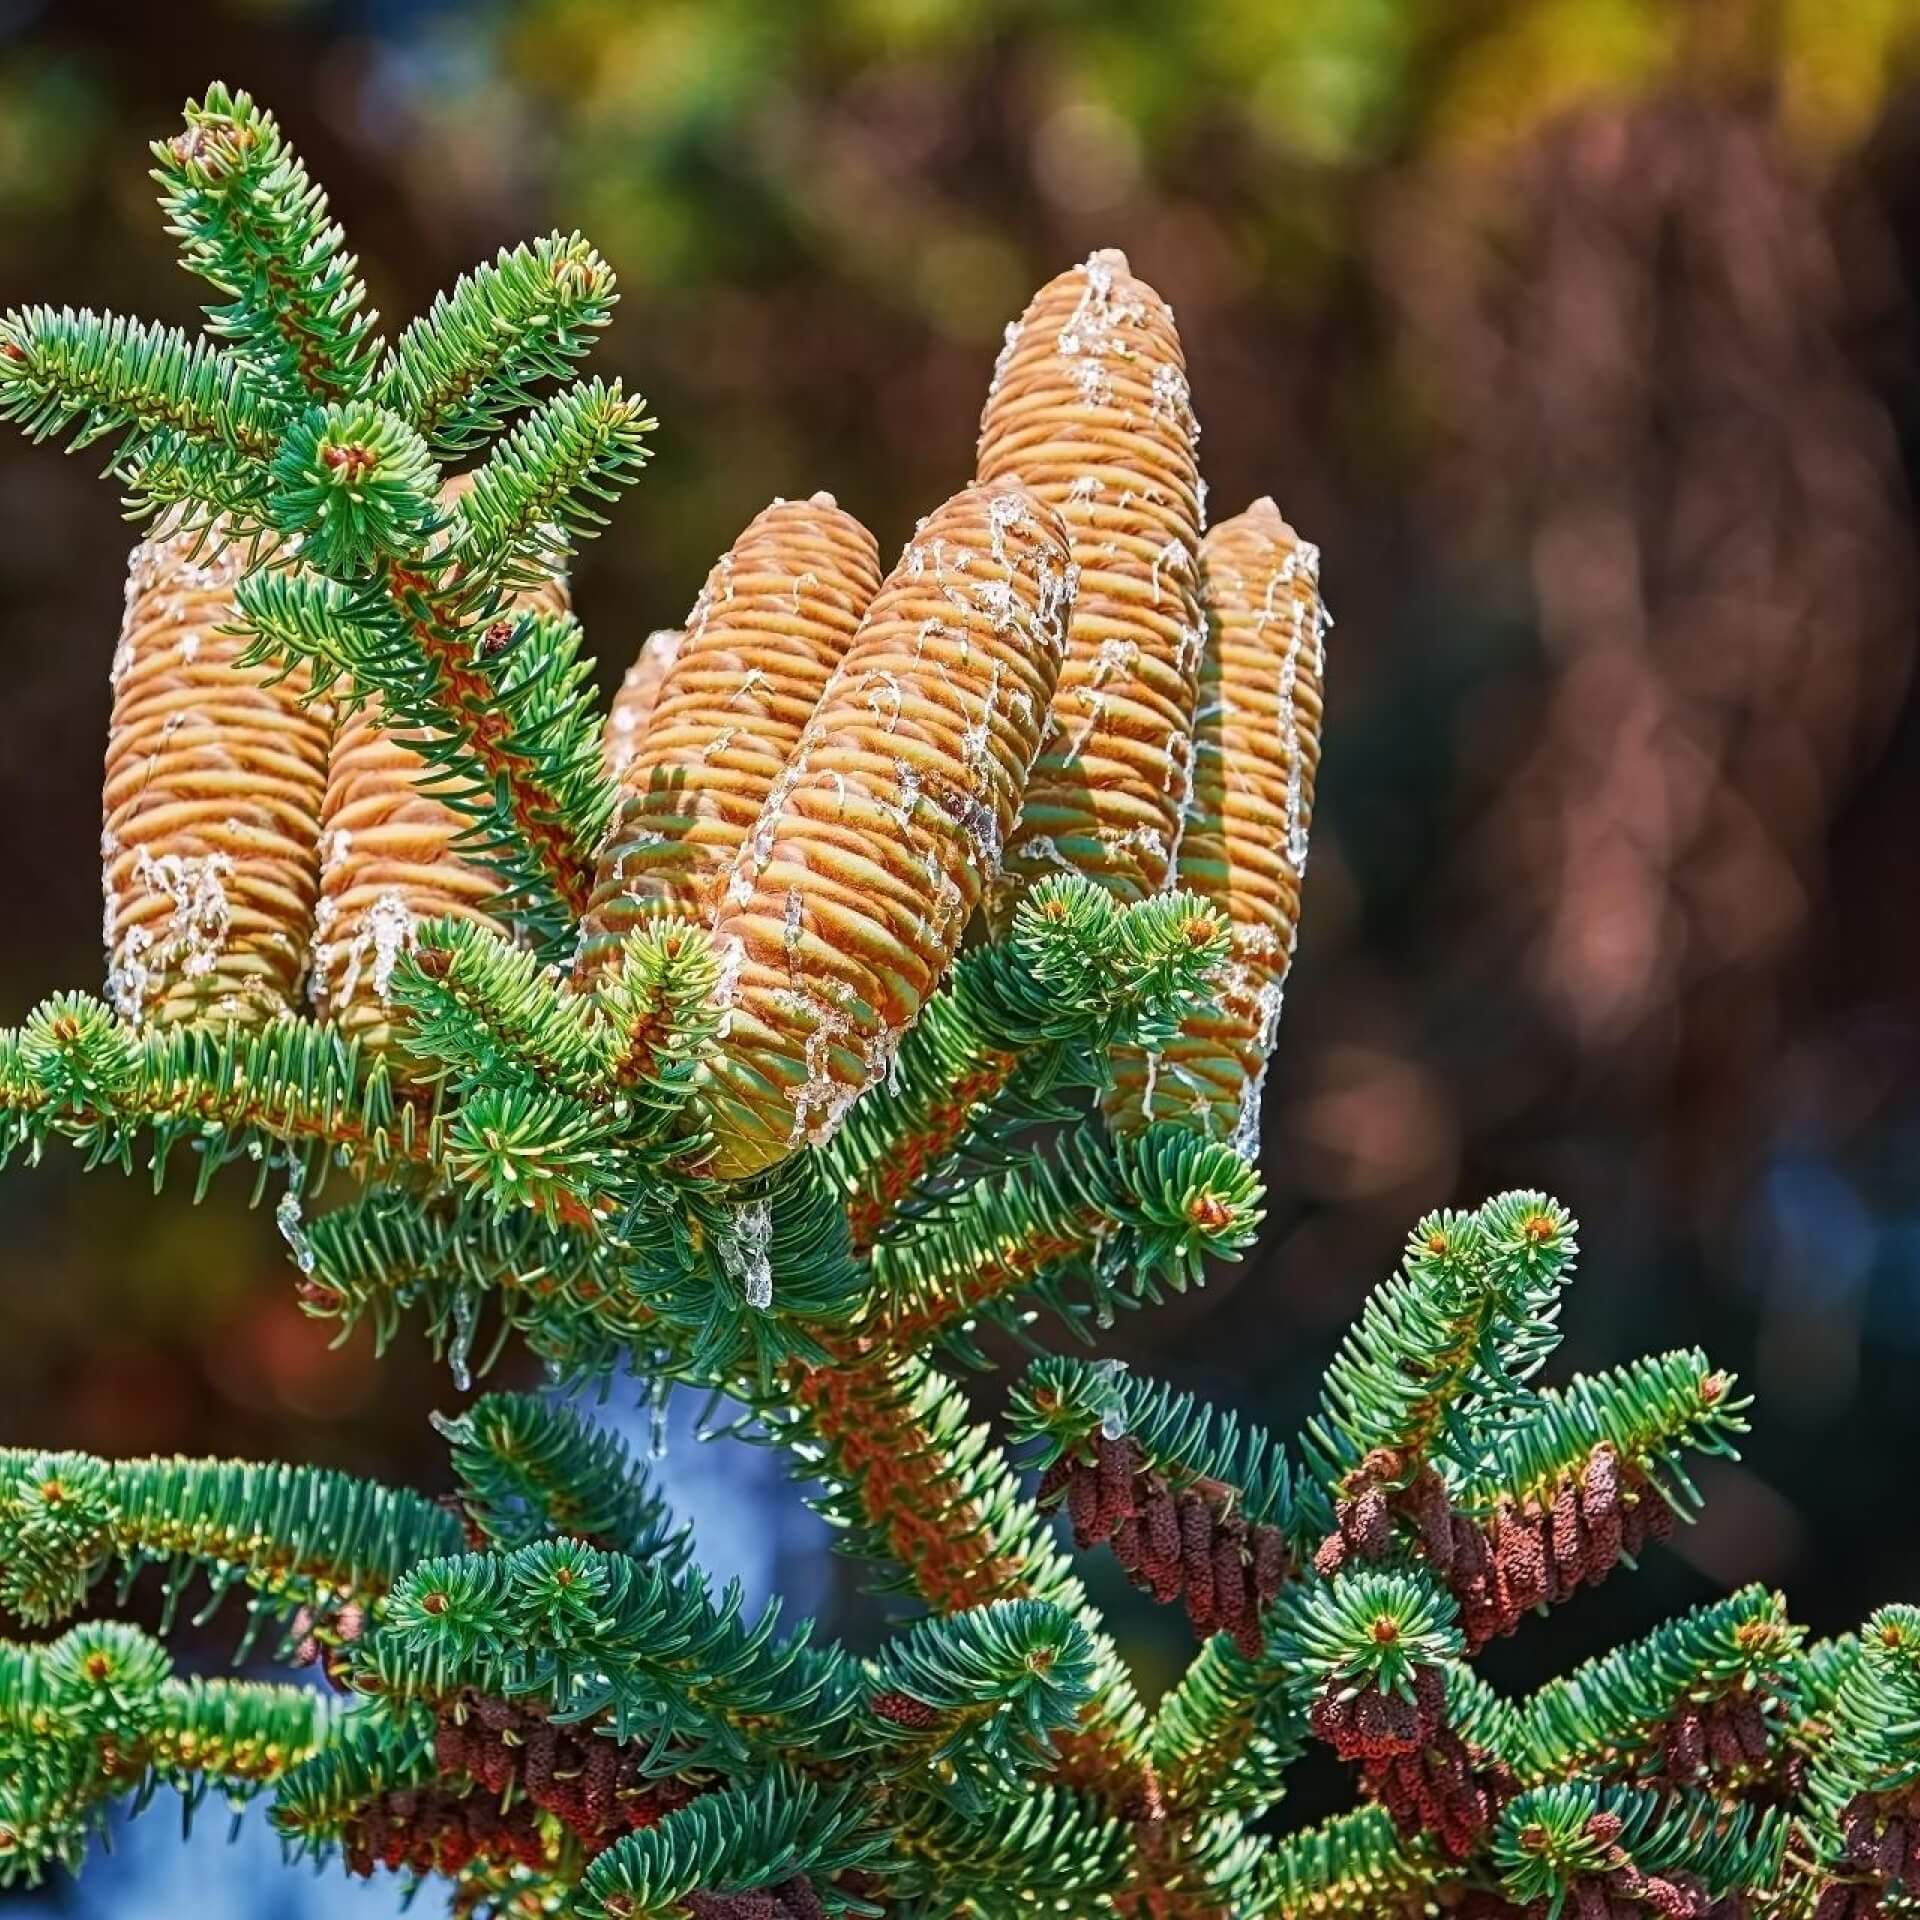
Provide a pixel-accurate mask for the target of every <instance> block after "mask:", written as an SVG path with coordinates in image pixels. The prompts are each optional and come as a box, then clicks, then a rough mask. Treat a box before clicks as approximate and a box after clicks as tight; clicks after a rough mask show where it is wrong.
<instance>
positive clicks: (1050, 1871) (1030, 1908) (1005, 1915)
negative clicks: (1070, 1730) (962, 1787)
mask: <svg viewBox="0 0 1920 1920" xmlns="http://www.w3.org/2000/svg"><path fill="white" fill-rule="evenodd" d="M890 1824H891V1827H892V1837H893V1843H894V1847H895V1850H896V1852H897V1853H898V1854H899V1855H900V1856H901V1862H902V1869H901V1871H900V1873H899V1875H898V1876H897V1877H896V1878H895V1879H894V1881H893V1882H892V1884H891V1885H890V1886H889V1888H888V1892H889V1893H890V1894H891V1895H892V1896H893V1897H894V1898H895V1899H896V1900H899V1901H903V1902H905V1903H906V1906H905V1912H906V1914H907V1915H908V1916H919V1915H923V1914H924V1915H925V1916H926V1920H934V1917H935V1916H938V1915H945V1914H948V1913H950V1912H951V1911H952V1895H953V1890H954V1889H955V1888H964V1889H966V1898H967V1902H968V1907H969V1910H970V1911H971V1912H973V1913H975V1914H977V1915H978V1916H979V1920H1026V1917H1027V1916H1029V1915H1031V1914H1032V1913H1033V1912H1034V1910H1035V1903H1036V1902H1053V1903H1060V1902H1065V1901H1073V1902H1076V1903H1086V1904H1088V1905H1091V1904H1092V1903H1093V1902H1096V1901H1098V1900H1099V1899H1100V1898H1101V1897H1102V1896H1103V1895H1104V1896H1111V1895H1112V1894H1114V1893H1115V1892H1117V1891H1118V1890H1119V1888H1120V1887H1121V1885H1122V1884H1123V1883H1124V1881H1125V1878H1126V1874H1127V1868H1128V1864H1129V1859H1130V1855H1131V1846H1130V1842H1129V1839H1128V1834H1127V1830H1126V1828H1125V1827H1124V1826H1123V1825H1122V1824H1121V1823H1120V1822H1119V1821H1118V1820H1116V1819H1114V1818H1113V1816H1112V1815H1111V1814H1109V1813H1105V1812H1103V1811H1102V1810H1101V1809H1100V1808H1098V1807H1097V1806H1096V1805H1095V1804H1094V1803H1093V1802H1092V1801H1090V1800H1088V1799H1086V1798H1084V1797H1083V1796H1081V1795H1079V1794H1075V1793H1070V1792H1067V1791H1066V1790H1065V1789H1063V1788H1060V1787H1055V1786H1041V1785H1034V1786H1029V1787H1027V1788H1026V1789H1025V1790H1024V1791H1021V1792H1019V1793H1012V1794H1002V1795H999V1796H997V1797H996V1798H995V1799H994V1800H992V1801H991V1802H989V1803H988V1804H987V1805H986V1806H984V1807H981V1808H977V1809H976V1808H970V1807H961V1806H956V1805H954V1804H953V1802H952V1801H950V1800H946V1799H941V1798H939V1797H937V1796H935V1795H932V1794H918V1795H903V1796H902V1797H901V1799H900V1802H899V1804H898V1807H897V1809H896V1810H895V1811H894V1813H893V1815H892V1819H891V1823H890ZM1043 1910H1044V1908H1043ZM1093 1910H1094V1911H1096V1912H1098V1911H1104V1909H1102V1908H1099V1907H1097V1906H1094V1907H1093Z"/></svg>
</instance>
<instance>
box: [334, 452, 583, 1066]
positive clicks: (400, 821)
mask: <svg viewBox="0 0 1920 1920" xmlns="http://www.w3.org/2000/svg"><path fill="white" fill-rule="evenodd" d="M466 485H467V476H465V475H456V476H455V477H454V478H453V479H450V480H449V481H447V483H446V484H445V486H444V487H443V488H442V489H441V499H442V501H443V502H448V501H452V500H457V499H458V498H459V496H460V495H461V494H462V493H463V492H464V491H465V490H466ZM568 604H569V602H568V595H567V583H566V581H565V580H564V579H561V578H557V577H556V578H555V579H553V580H551V581H549V582H548V583H547V584H546V585H545V586H542V587H539V588H535V589H532V590H529V591H527V592H523V593H520V594H518V595H516V596H515V598H514V599H513V601H512V602H511V610H512V611H513V612H515V613H565V612H566V611H567V609H568ZM420 737H421V736H420V735H419V733H418V732H416V731H411V730H406V729H398V730H396V729H393V728H390V727H388V726H387V724H386V721H385V717H384V709H383V708H382V706H381V704H380V702H379V701H378V700H369V701H367V702H366V703H365V704H364V705H362V706H361V707H359V708H357V709H356V710H355V711H354V712H352V713H350V714H348V715H347V716H346V718H345V719H343V720H342V721H341V723H340V731H339V733H338V734H337V735H336V737H335V740H334V745H333V755H332V758H331V759H330V760H329V762H328V765H327V797H326V806H325V809H324V811H323V813H322V815H321V836H320V908H319V914H318V918H317V922H316V927H315V938H314V946H313V1004H314V1010H315V1011H316V1012H317V1013H318V1014H319V1015H320V1016H321V1018H322V1019H328V1020H336V1021H338V1022H339V1023H340V1025H341V1026H343V1027H345V1028H346V1029H347V1031H348V1032H349V1033H353V1034H357V1035H359V1036H360V1037H361V1038H362V1039H363V1040H364V1041H365V1042H366V1044H367V1045H368V1046H369V1047H372V1048H375V1049H384V1048H385V1047H387V1046H389V1045H390V1044H391V1042H392V1038H393V1030H392V1022H391V1019H390V1017H389V1011H388V999H387V996H388V991H389V988H390V985H391V982H392V978H393V969H394V964H395V962H396V961H398V960H399V958H400V956H401V955H402V954H403V953H406V952H407V951H408V950H409V949H410V948H411V947H412V945H413V941H414V929H415V928H416V927H417V926H418V925H419V923H420V922H421V921H422V920H433V919H438V918H442V917H450V918H453V919H458V920H471V921H473V922H475V923H476V924H478V925H480V926H484V927H494V928H495V929H496V930H498V928H497V923H496V922H495V921H494V919H493V917H492V915H491V914H490V913H489V912H488V911H487V907H488V904H489V902H490V901H492V899H493V898H494V896H495V894H497V893H498V891H499V883H498V882H497V881H496V880H495V879H494V877H493V875H492V874H490V873H489V872H488V871H487V870H486V869H485V868H484V867H482V866H480V865H479V864H478V863H477V862H475V861H472V860H469V859H467V858H466V857H465V856H464V854H462V853H460V852H458V851H456V849H455V845H454V843H455V841H456V840H457V839H458V838H459V837H460V835H461V834H462V833H463V832H464V831H465V829H466V827H467V825H468V821H467V817H466V816H465V815H463V814H461V813H458V812H456V811H455V810H454V808H453V807H452V806H451V805H449V804H448V802H447V800H446V798H445V797H444V796H445V793H446V785H447V783H446V781H445V780H444V778H439V777H436V775H435V774H434V771H433V769H432V767H431V766H430V765H429V764H428V762H427V761H426V760H425V759H424V758H423V757H422V756H421V754H420V752H419V750H418V744H417V743H418V742H419V740H420Z"/></svg>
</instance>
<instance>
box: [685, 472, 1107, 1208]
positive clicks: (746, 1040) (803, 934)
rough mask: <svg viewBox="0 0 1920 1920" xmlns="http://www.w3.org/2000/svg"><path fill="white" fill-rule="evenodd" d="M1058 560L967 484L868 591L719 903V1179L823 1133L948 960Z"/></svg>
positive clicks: (1059, 600) (979, 859) (1007, 764)
mask: <svg viewBox="0 0 1920 1920" xmlns="http://www.w3.org/2000/svg"><path fill="white" fill-rule="evenodd" d="M1067 564H1068V563H1067V545H1066V537H1065V534H1064V531H1063V530H1062V528H1061V525H1060V521H1059V518H1058V516H1057V515H1055V514H1054V513H1052V512H1051V511H1050V510H1048V509H1047V508H1045V507H1042V506H1041V505H1040V504H1039V503H1038V502H1036V501H1035V500H1034V499H1033V497H1032V496H1031V495H1030V494H1028V493H1026V492H1025V491H1024V490H1023V489H1021V488H1018V487H1011V486H1008V487H999V488H993V489H989V488H985V487H969V488H967V489H966V490H965V491H964V492H963V493H960V494H957V495H955V497H954V498H953V499H951V500H949V501H948V502H947V503H946V504H945V505H944V506H943V507H941V508H940V509H939V510H938V511H937V512H935V513H933V514H932V515H930V516H929V517H928V518H927V519H926V520H923V521H922V522H921V523H920V527H919V529H918V531H917V532H916V533H915V535H914V537H913V539H912V540H911V541H910V542H909V543H908V545H907V548H906V551H905V553H904V554H903V555H902V556H901V559H900V562H899V564H898V565H897V566H896V567H895V568H894V570H893V572H892V573H891V574H889V575H888V577H887V580H886V582H885V584H884V585H883V586H882V587H881V589H880V591H879V593H878V594H877V595H876V596H875V598H874V601H873V604H872V606H871V607H869V609H868V610H867V616H866V618H865V619H864V620H863V621H862V622H861V625H860V631H859V633H858V634H857V635H856V637H855V639H854V642H853V645H852V647H851V648H850V649H849V650H848V652H847V654H846V657H845V658H844V659H843V660H842V661H841V663H840V666H839V668H838V669H837V670H836V672H835V674H834V676H833V680H832V682H831V684H830V685H829V686H828V688H827V690H826V693H825V695H824V696H823V698H822V699H821V702H820V705H819V709H818V711H817V712H816V713H815V714H814V716H813V719H812V721H811V722H810V723H809V724H808V727H807V730H806V733H805V735H804V737H803V738H802V739H801V741H800V744H799V746H798V748H797V749H796V751H795V753H794V755H793V758H792V759H791V760H790V761H789V762H788V764H787V766H786V768H785V770H784V771H783V772H782V773H781V775H780V778H779V780H778V782H777V783H776V785H775V787H774V790H773V793H772V794H771V795H770V796H769V798H768V801H767V805H766V808H765V810H764V812H763V813H762V815H761V818H760V821H759V823H758V824H757V825H756V826H755V827H754V829H753V831H752V833H751V834H750V835H749V836H748V837H747V839H746V842H745V844H744V845H743V846H742V847H741V849H740V853H739V857H738V859H737V860H736V862H735V865H734V868H733V872H732V874H731V876H730V877H729V880H728V884H727V887H726V889H725V897H724V899H723V901H722V904H721V910H720V915H719V919H718V922H717V924H716V927H715V939H716V944H717V946H718V948H719V951H720V956H721V968H722V989H721V991H722V997H723V1003H724V1004H726V1005H728V1006H729V1007H730V1009H731V1013H730V1027H729V1032H728V1036H727V1039H726V1042H725V1044H724V1047H723V1050H722V1056H721V1058H720V1060H719V1062H718V1063H717V1064H716V1067H715V1069H714V1076H713V1084H712V1087H711V1091H710V1104H709V1114H708V1117H709V1119H710V1121H711V1123H712V1126H713V1129H714V1133H715V1137H716V1139H717V1141H718V1150H717V1153H716V1156H715V1158H714V1160H713V1162H712V1166H711V1170H712V1171H713V1172H715V1173H717V1174H719V1175H721V1176H723V1177H726V1178H735V1179H737V1178H742V1177H744V1176H746V1175H748V1174H751V1173H756V1172H758V1171H760V1170H761V1169H762V1168H764V1167H768V1166H771V1165H772V1164H773V1163H774V1162H775V1161H777V1160H779V1159H781V1158H782V1157H783V1156H784V1155H785V1154H786V1153H787V1152H789V1151H790V1150H791V1149H792V1148H793V1147H794V1146H797V1145H798V1144H799V1143H800V1142H801V1141H802V1140H803V1139H814V1140H816V1141H817V1140H820V1139H824V1138H825V1137H827V1135H829V1134H830V1133H831V1132H832V1130H833V1128H834V1126H835V1125H836V1124H837V1123H838V1121H839V1119H840V1116H841V1115H842V1114H843V1113H844V1112H845V1111H846V1109H847V1107H848V1106H849V1105H850V1104H851V1102H852V1101H853V1100H854V1099H855V1098H856V1096H857V1095H858V1094H859V1093H860V1092H861V1091H862V1090H863V1089H864V1088H865V1087H867V1086H869V1085H870V1084H871V1083H872V1082H873V1081H874V1080H876V1079H878V1078H879V1077H880V1076H881V1075H882V1074H883V1073H884V1072H885V1071H886V1068H887V1065H888V1062H889V1061H890V1059H891V1058H892V1054H893V1049H894V1047H895V1046H896V1045H897V1044H898V1042H899V1039H900V1036H901V1034H902V1033H904V1032H905V1031H906V1029H907V1028H908V1026H910V1025H911V1024H912V1022H913V1020H914V1018H915V1016H916V1015H917V1014H918V1013H919V1011H920V1009H921V1007H922V1006H923V1005H924V1004H925V1002H926V999H927V996H928V995H929V994H930V993H931V992H932V991H933V989H934V986H935V985H936V984H937V982H938V981H939V979H940V977H941V975H942V974H944V973H945V971H946V970H947V967H948V966H949V964H950V963H951V962H952V959H953V956H954V953H955V950H956V949H957V947H958V945H959V942H960V933H961V929H962V928H963V927H964V926H965V925H966V922H967V919H968V916H969V915H970V914H971V913H972V912H973V910H974V908H975V907H976V906H977V905H978V904H979V902H980V900H981V897H982V895H983V893H984V891H985V889H986V887H987V886H988V885H989V884H990V883H991V881H992V879H993V877H994V874H995V873H996V871H997V870H998V865H999V857H1000V849H1001V847H1002V846H1003V845H1004V843H1005V838H1006V835H1007V833H1008V831H1009V830H1010V828H1011V827H1012V824H1013V821H1014V817H1015V815H1016V814H1017V812H1018V810H1019V806H1020V796H1021V794H1022V792H1023V790H1024V788H1025V786H1026V781H1027V775H1028V772H1029V770H1030V769H1031V767H1032V765H1033V758H1034V755H1035V753H1036V752H1037V751H1038V749H1039V744H1040V733H1041V728H1042V726H1043V724H1044V719H1045V715H1046V712H1047V707H1048V702H1049V701H1050V700H1051V698H1052V696H1053V690H1054V684H1055V681H1056V678H1057V676H1058V673H1059V668H1060V653H1061V647H1062V644H1063V633H1064V628H1065V624H1066V612H1067V606H1068V604H1069V602H1068V581H1067Z"/></svg>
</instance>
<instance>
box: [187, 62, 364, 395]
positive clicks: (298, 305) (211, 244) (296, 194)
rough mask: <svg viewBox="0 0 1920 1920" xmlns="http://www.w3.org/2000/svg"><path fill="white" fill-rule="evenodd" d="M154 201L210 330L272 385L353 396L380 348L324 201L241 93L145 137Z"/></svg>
mask: <svg viewBox="0 0 1920 1920" xmlns="http://www.w3.org/2000/svg"><path fill="white" fill-rule="evenodd" d="M153 155H154V159H155V160H156V161H157V162H158V165H157V166H156V167H155V168H154V174H153V177H154V179H155V180H156V181H158V182H159V185H160V206H161V210H162V211H163V212H164V213H165V214H166V216H167V221H168V226H167V231H168V232H169V233H171V234H172V235H173V236H174V237H175V238H176V239H177V240H178V241H179V242H180V251H181V256H182V262H183V264H184V265H185V266H186V268H187V270H188V271H189V272H190V273H196V274H198V275H199V276H200V277H201V278H202V279H203V280H206V281H208V282H209V283H210V284H211V285H212V286H213V287H214V288H215V289H216V290H217V291H218V292H220V293H223V294H225V295H227V296H228V298H227V301H226V303H225V304H223V305H220V306H214V307H209V308H208V309H207V318H208V322H209V325H210V326H211V328H212V331H213V332H214V334H215V335H216V336H217V337H219V338H220V339H223V340H228V341H231V342H232V343H233V350H234V351H235V353H236V354H238V355H239V356H240V357H241V358H242V359H243V360H244V361H245V362H246V363H247V364H248V365H249V366H250V367H252V368H254V369H256V370H257V372H258V374H259V375H260V377H262V378H263V379H264V380H266V381H269V382H271V383H272V384H273V385H274V386H275V387H276V388H279V389H280V390H283V391H286V392H289V393H299V394H305V395H307V396H310V397H311V398H313V399H316V400H322V401H328V400H344V399H348V398H351V397H353V396H355V395H357V394H359V393H360V392H361V390H362V389H363V388H364V386H365V384H366V381H367V378H368V374H369V372H370V370H371V368H372V364H373V362H374V360H375V358H376V357H377V356H378V354H379V352H380V343H379V341H378V340H377V339H376V338H375V337H374V335H373V332H372V328H373V323H374V318H375V316H374V315H373V314H372V313H371V312H368V311H364V310H363V309H364V307H365V301H366V289H365V287H363V286H362V285H361V283H360V281H359V280H358V279H357V278H356V277H355V275H354V260H353V256H352V255H351V254H349V253H348V252H347V251H346V250H345V243H344V240H343V238H342V235H341V232H340V229H339V228H338V227H337V226H335V225H333V224H332V223H331V222H330V221H329V220H328V218H327V197H326V195H325V194H324V193H322V192H321V191H320V189H319V188H318V187H317V186H315V185H314V184H313V182H312V181H311V180H309V179H308V177H307V171H306V168H305V167H304V166H303V165H302V164H301V162H300V158H299V156H298V155H297V154H296V153H294V152H293V151H292V149H291V148H290V147H289V146H288V145H287V143H286V141H285V140H284V138H283V137H282V136H281V133H280V129H279V127H278V126H277V125H276V124H275V122H274V118H273V116H272V115H271V114H270V113H267V112H266V111H264V109H262V108H260V107H257V106H256V105H255V104H254V102H253V100H252V99H251V98H250V97H249V96H248V95H247V94H245V93H233V92H229V91H228V89H227V88H225V87H222V86H212V87H209V88H208V89H207V92H206V96H205V97H204V98H203V99H201V100H198V101H189V102H188V103H187V110H186V128H185V131H184V132H182V133H179V134H176V135H175V136H174V137H173V138H172V139H171V140H161V141H156V142H155V143H154V147H153Z"/></svg>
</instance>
